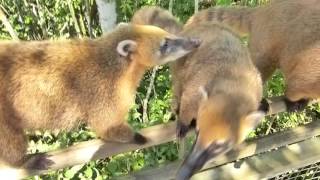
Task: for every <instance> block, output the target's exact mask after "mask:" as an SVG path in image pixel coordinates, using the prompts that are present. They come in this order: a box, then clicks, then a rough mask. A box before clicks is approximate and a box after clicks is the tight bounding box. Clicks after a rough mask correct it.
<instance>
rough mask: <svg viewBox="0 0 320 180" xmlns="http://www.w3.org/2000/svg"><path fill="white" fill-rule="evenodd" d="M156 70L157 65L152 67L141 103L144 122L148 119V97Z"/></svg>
mask: <svg viewBox="0 0 320 180" xmlns="http://www.w3.org/2000/svg"><path fill="white" fill-rule="evenodd" d="M157 70H158V67H154V68H153V69H152V74H151V77H150V83H149V86H148V89H147V93H146V97H145V98H144V100H143V104H142V108H143V113H142V121H143V122H144V123H146V122H148V121H149V118H148V102H149V98H150V96H151V92H152V89H153V87H154V80H155V78H156V74H157Z"/></svg>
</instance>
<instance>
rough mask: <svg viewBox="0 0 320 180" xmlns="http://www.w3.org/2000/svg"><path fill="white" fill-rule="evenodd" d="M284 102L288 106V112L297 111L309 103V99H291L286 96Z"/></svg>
mask: <svg viewBox="0 0 320 180" xmlns="http://www.w3.org/2000/svg"><path fill="white" fill-rule="evenodd" d="M284 102H285V103H286V106H287V111H288V112H297V111H302V110H303V109H304V108H305V107H306V106H307V105H308V103H309V100H308V99H300V100H299V101H294V102H293V101H290V100H289V99H287V98H285V100H284Z"/></svg>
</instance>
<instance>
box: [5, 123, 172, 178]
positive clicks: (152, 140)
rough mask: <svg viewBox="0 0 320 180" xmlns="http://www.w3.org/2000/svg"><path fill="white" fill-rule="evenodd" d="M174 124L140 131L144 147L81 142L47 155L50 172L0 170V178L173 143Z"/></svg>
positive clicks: (54, 168)
mask: <svg viewBox="0 0 320 180" xmlns="http://www.w3.org/2000/svg"><path fill="white" fill-rule="evenodd" d="M175 129H176V123H174V122H172V123H167V124H161V125H157V126H153V127H149V128H145V129H142V130H141V131H140V132H141V134H142V135H144V136H146V137H147V138H148V142H147V143H146V144H144V145H137V144H129V143H128V144H125V143H112V142H103V141H101V140H91V141H86V142H81V143H78V144H76V145H73V146H71V147H68V148H66V149H62V150H57V151H53V152H49V153H47V154H48V155H49V156H50V160H52V161H53V162H54V163H55V164H53V165H52V166H51V167H50V170H46V171H39V170H26V169H14V168H11V167H10V168H2V169H0V177H10V178H8V179H21V178H24V177H26V176H30V175H38V174H43V173H47V172H49V171H52V170H57V169H61V168H65V167H68V166H74V165H78V164H83V163H87V162H89V161H92V160H97V159H103V158H106V157H109V156H113V155H117V154H120V153H124V152H129V151H133V150H137V149H142V148H146V147H150V146H155V145H158V144H162V143H166V142H170V141H173V140H174V139H175Z"/></svg>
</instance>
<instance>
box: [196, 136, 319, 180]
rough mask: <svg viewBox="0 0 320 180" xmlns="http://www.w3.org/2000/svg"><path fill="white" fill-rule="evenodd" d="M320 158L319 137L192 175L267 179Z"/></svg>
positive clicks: (197, 176) (198, 179)
mask: <svg viewBox="0 0 320 180" xmlns="http://www.w3.org/2000/svg"><path fill="white" fill-rule="evenodd" d="M319 161H320V138H319V137H317V138H312V139H309V140H306V141H303V142H299V143H295V144H291V145H289V146H287V147H282V148H279V149H277V150H275V151H270V152H268V153H265V154H261V155H258V156H253V157H250V158H246V159H244V160H242V161H239V162H233V163H230V164H227V165H224V166H219V167H217V168H214V169H207V170H205V171H202V172H200V173H198V174H196V175H194V176H193V177H192V178H191V179H192V180H206V179H213V178H214V179H246V180H259V179H262V178H263V179H265V178H266V179H267V178H272V177H275V176H277V175H280V174H282V173H285V172H288V171H291V170H295V169H298V168H300V167H304V166H307V165H310V164H314V163H316V162H319Z"/></svg>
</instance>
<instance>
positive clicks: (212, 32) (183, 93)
mask: <svg viewBox="0 0 320 180" xmlns="http://www.w3.org/2000/svg"><path fill="white" fill-rule="evenodd" d="M179 34H180V35H183V36H187V37H188V36H196V37H198V38H200V39H201V40H202V43H201V45H200V47H199V48H198V49H197V50H196V51H194V52H192V53H190V54H189V55H187V56H185V57H183V58H182V59H181V60H179V61H180V62H178V63H173V64H175V66H174V68H173V75H172V76H173V77H174V76H175V77H177V79H176V80H178V79H179V83H175V82H174V89H175V92H174V93H175V97H176V98H178V100H177V102H179V105H178V107H179V108H178V110H179V113H178V136H180V137H184V136H185V134H186V132H187V130H188V129H189V126H190V125H191V124H192V121H193V120H194V121H196V132H197V139H196V142H195V144H194V146H193V148H192V151H191V153H190V154H189V155H188V156H187V158H186V159H185V160H184V162H183V164H182V166H181V168H180V170H179V172H178V175H177V179H179V180H182V179H188V178H190V177H191V176H192V174H193V173H195V171H197V170H199V169H200V168H201V167H202V166H203V165H204V164H205V162H206V161H208V160H209V159H211V158H213V157H215V156H217V155H220V154H221V153H224V152H227V151H228V150H230V149H231V148H233V147H234V146H236V145H238V144H240V143H241V142H243V140H244V139H245V137H246V135H247V134H248V133H249V131H251V130H252V129H254V128H255V127H256V125H257V124H258V123H259V122H260V120H261V119H262V118H263V117H264V115H265V113H264V112H262V111H258V107H259V104H260V101H261V99H262V80H261V77H260V74H259V72H258V70H257V69H256V67H255V66H254V64H253V62H252V61H251V58H250V54H249V52H248V49H247V48H246V47H245V45H243V44H242V43H241V40H240V37H238V36H237V35H236V34H235V33H234V32H232V31H231V30H230V29H229V28H227V27H225V26H223V25H221V24H219V23H213V22H212V23H202V24H201V23H199V24H189V25H187V26H185V27H184V30H183V31H182V32H181V33H179ZM199 87H200V91H199Z"/></svg>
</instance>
